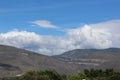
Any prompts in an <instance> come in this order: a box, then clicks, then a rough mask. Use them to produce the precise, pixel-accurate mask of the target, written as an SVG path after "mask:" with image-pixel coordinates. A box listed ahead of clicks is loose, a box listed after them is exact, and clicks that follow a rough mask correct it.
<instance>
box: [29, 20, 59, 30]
mask: <svg viewBox="0 0 120 80" xmlns="http://www.w3.org/2000/svg"><path fill="white" fill-rule="evenodd" d="M31 23H32V24H33V25H37V26H39V27H43V28H59V27H57V26H55V25H53V24H52V23H51V22H50V21H47V20H37V21H33V22H31Z"/></svg>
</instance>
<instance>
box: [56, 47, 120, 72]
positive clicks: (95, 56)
mask: <svg viewBox="0 0 120 80" xmlns="http://www.w3.org/2000/svg"><path fill="white" fill-rule="evenodd" d="M54 57H55V58H56V59H59V60H61V61H63V62H66V63H69V64H73V65H77V66H79V67H80V68H81V69H82V70H83V69H90V68H100V69H107V68H113V69H115V70H120V49H119V48H108V49H75V50H71V51H67V52H65V53H63V54H61V55H57V56H54Z"/></svg>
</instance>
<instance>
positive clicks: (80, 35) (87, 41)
mask: <svg viewBox="0 0 120 80" xmlns="http://www.w3.org/2000/svg"><path fill="white" fill-rule="evenodd" d="M65 33H66V34H65V35H63V36H43V35H38V34H36V33H35V32H28V31H17V30H13V31H10V32H7V33H0V44H4V45H10V46H15V47H19V48H24V49H28V50H31V51H35V52H38V53H40V54H44V55H57V54H61V53H63V52H65V51H68V50H72V49H86V48H87V49H89V48H97V49H104V48H110V47H118V48H120V20H113V21H107V22H101V23H97V24H89V25H84V26H81V27H78V28H75V29H68V30H66V31H65Z"/></svg>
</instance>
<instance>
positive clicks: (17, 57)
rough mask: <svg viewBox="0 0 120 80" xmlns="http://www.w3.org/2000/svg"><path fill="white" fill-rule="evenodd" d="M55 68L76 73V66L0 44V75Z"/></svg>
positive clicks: (6, 75) (5, 75)
mask: <svg viewBox="0 0 120 80" xmlns="http://www.w3.org/2000/svg"><path fill="white" fill-rule="evenodd" d="M48 69H51V70H56V71H58V72H60V73H62V74H69V73H76V71H77V70H78V67H77V66H74V65H71V64H68V63H65V62H62V61H60V60H57V59H55V58H52V57H49V56H44V55H41V54H37V53H34V52H31V51H27V50H24V49H19V48H15V47H11V46H5V45H0V77H9V76H16V75H18V74H21V73H23V72H24V71H26V70H48Z"/></svg>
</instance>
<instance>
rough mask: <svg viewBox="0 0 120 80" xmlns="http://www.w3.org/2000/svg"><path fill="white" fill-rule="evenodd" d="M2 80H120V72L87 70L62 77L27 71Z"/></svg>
mask: <svg viewBox="0 0 120 80" xmlns="http://www.w3.org/2000/svg"><path fill="white" fill-rule="evenodd" d="M2 80H120V72H116V71H114V70H113V69H106V70H102V69H90V70H88V69H85V70H84V72H83V73H78V74H73V75H68V76H66V75H60V74H59V73H57V72H56V71H52V70H46V71H27V72H25V73H24V74H23V75H21V76H20V77H11V78H3V79H2Z"/></svg>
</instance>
